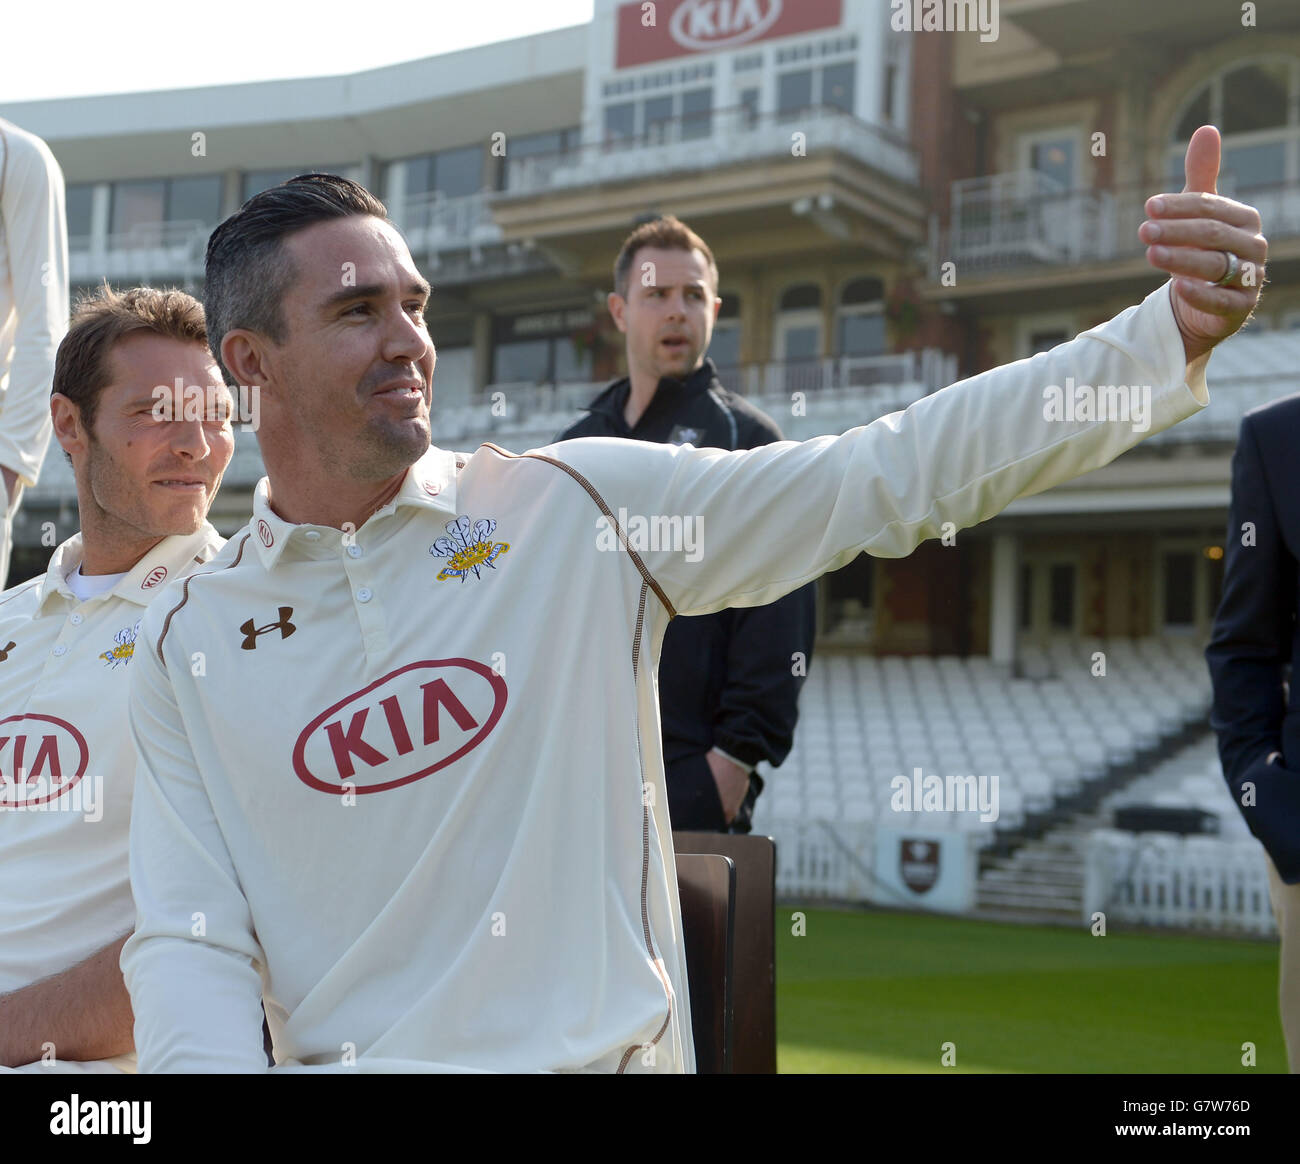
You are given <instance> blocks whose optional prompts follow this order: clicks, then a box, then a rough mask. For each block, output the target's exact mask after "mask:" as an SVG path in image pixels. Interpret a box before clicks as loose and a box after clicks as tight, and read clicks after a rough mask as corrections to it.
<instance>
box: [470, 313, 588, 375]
mask: <svg viewBox="0 0 1300 1164" xmlns="http://www.w3.org/2000/svg"><path fill="white" fill-rule="evenodd" d="M594 321H595V317H594V316H593V314H592V312H591V310H590V308H586V307H575V308H570V309H568V310H557V311H542V312H536V313H533V314H529V315H515V316H505V317H502V318H499V319H497V320H495V321H494V323H493V336H494V343H493V349H492V382H493V383H494V384H520V383H524V384H566V383H570V384H585V383H588V382H590V380H591V376H592V353H591V349H590V347H589V346H588V344H587V343H586V337H587V336H589V334H590V332H591V328H592V325H593V323H594Z"/></svg>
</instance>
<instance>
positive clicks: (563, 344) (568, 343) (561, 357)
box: [555, 335, 591, 384]
mask: <svg viewBox="0 0 1300 1164" xmlns="http://www.w3.org/2000/svg"><path fill="white" fill-rule="evenodd" d="M555 382H556V383H557V384H589V383H590V382H591V350H590V349H589V348H588V349H586V350H584V351H582V352H579V351H578V346H577V345H576V344H575V343H574V342H573V340H571V339H570V338H569V337H568V336H567V335H566V336H560V337H559V338H558V339H556V341H555Z"/></svg>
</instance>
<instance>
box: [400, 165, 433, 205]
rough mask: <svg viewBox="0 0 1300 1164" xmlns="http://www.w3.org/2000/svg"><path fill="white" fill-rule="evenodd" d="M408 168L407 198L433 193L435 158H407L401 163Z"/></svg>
mask: <svg viewBox="0 0 1300 1164" xmlns="http://www.w3.org/2000/svg"><path fill="white" fill-rule="evenodd" d="M399 164H400V165H402V166H404V167H405V168H406V196H407V197H408V198H411V197H415V196H418V195H420V194H430V193H432V192H433V188H434V187H433V158H432V157H423V158H407V159H406V161H404V162H401V163H399Z"/></svg>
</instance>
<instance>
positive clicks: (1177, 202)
mask: <svg viewBox="0 0 1300 1164" xmlns="http://www.w3.org/2000/svg"><path fill="white" fill-rule="evenodd" d="M1218 159H1219V139H1218V135H1217V133H1216V132H1215V131H1214V130H1213V129H1202V130H1200V131H1198V133H1197V134H1196V135H1195V136H1194V137H1193V139H1192V142H1191V145H1190V146H1189V149H1188V158H1187V171H1188V191H1185V192H1184V193H1183V194H1181V195H1179V194H1166V195H1162V196H1161V197H1160V198H1156V199H1152V200H1151V201H1150V202H1149V203H1148V213H1150V214H1151V215H1152V216H1153V219H1154V221H1152V222H1149V223H1144V224H1143V227H1142V230H1141V232H1140V233H1141V237H1142V238H1143V239H1144V240H1146V241H1148V242H1150V241H1152V235H1153V232H1156V231H1159V232H1161V238H1162V243H1161V246H1159V247H1155V248H1153V249H1152V250H1151V251H1150V252H1149V255H1148V258H1149V261H1150V262H1151V263H1152V264H1153V265H1154V266H1156V267H1157V268H1159V269H1161V270H1166V271H1172V272H1174V273H1175V274H1176V275H1177V278H1175V279H1174V280H1173V281H1171V282H1170V283H1167V284H1165V285H1164V286H1162V287H1160V288H1159V289H1158V290H1156V291H1153V292H1152V293H1151V294H1150V295H1149V296H1148V297H1147V298H1146V300H1145V301H1144V302H1143V303H1142V304H1141V305H1140V306H1136V307H1131V308H1129V309H1128V310H1127V311H1125V312H1123V313H1122V314H1121V315H1119V316H1117V317H1116V318H1115V319H1113V320H1111V321H1109V322H1107V323H1105V324H1102V325H1101V326H1100V327H1098V328H1095V329H1093V330H1092V331H1091V332H1086V333H1084V334H1083V335H1081V336H1079V337H1078V338H1077V339H1075V340H1074V341H1072V342H1070V343H1065V344H1061V345H1059V346H1057V347H1056V348H1053V349H1052V350H1051V351H1050V352H1044V353H1041V354H1039V355H1037V356H1034V357H1033V358H1032V359H1030V360H1022V361H1020V362H1019V363H1017V364H1013V365H1011V366H1010V367H1007V368H999V369H996V370H994V371H992V372H986V373H983V374H982V375H980V376H976V377H974V378H973V379H971V380H969V381H967V382H965V383H963V384H961V385H956V386H954V387H953V388H951V389H947V390H945V391H942V392H937V393H934V394H933V395H931V396H929V397H926V398H925V399H924V400H921V401H918V402H917V403H916V404H914V405H912V407H911V408H909V409H908V410H907V411H906V412H903V413H897V414H895V415H893V416H889V417H885V418H882V419H880V420H877V421H876V422H874V423H873V424H870V425H867V426H865V427H863V428H856V429H851V430H850V431H849V432H847V433H845V434H844V435H843V436H840V437H821V438H818V439H816V440H811V441H805V442H803V443H794V442H781V443H778V444H771V445H765V446H763V447H762V448H758V449H752V450H746V451H737V452H724V451H722V450H718V449H695V448H691V447H689V446H686V445H682V446H672V445H661V444H655V443H651V442H647V441H626V440H613V439H609V438H602V437H594V438H588V439H584V440H573V441H564V442H562V443H560V444H557V445H552V446H548V447H546V448H544V449H538V450H534V451H532V452H529V453H525V454H523V455H519V456H516V455H514V454H511V453H508V452H506V451H505V450H503V449H498V448H496V447H495V446H492V445H484V446H482V447H481V448H479V450H478V451H477V452H475V453H473V454H458V453H453V452H448V451H444V450H442V449H438V448H431V447H430V445H429V440H430V427H429V400H430V395H431V381H432V374H433V369H434V350H433V344H432V342H431V341H430V338H429V333H428V331H427V329H426V327H425V324H424V307H425V304H426V301H427V298H428V293H429V287H428V284H427V282H426V281H425V280H424V279H423V278H422V277H421V276H420V274H419V272H418V271H417V270H416V269H415V265H414V263H413V262H412V260H411V256H410V252H409V251H408V249H407V247H406V245H405V244H404V243H403V241H402V238H401V235H400V234H399V233H398V232H397V230H396V229H395V228H394V227H393V226H392V224H391V223H389V222H388V221H387V219H386V217H384V215H383V207H382V205H380V204H378V203H376V202H375V200H374V199H373V198H372V196H371V195H369V194H368V193H367V192H366V191H364V190H363V189H361V188H360V187H358V186H357V185H356V184H355V183H352V182H348V181H346V180H345V179H342V178H335V177H329V176H320V175H316V176H304V177H301V178H297V179H292V180H290V181H289V182H288V183H286V184H285V185H283V186H279V187H275V188H273V189H271V190H268V191H266V192H264V193H263V194H259V195H257V196H255V197H254V198H253V199H251V200H250V201H249V202H248V203H246V204H245V205H244V207H243V208H242V209H241V210H240V211H239V212H238V213H237V214H235V215H234V216H233V217H231V218H229V219H227V220H226V221H225V222H224V223H222V224H221V225H220V226H219V227H218V228H217V230H216V231H215V232H214V233H213V235H212V238H211V240H210V241H209V244H208V284H207V286H208V292H207V293H208V294H209V296H213V295H214V289H216V291H215V294H217V295H219V296H225V297H227V298H226V299H225V301H224V302H222V301H217V302H212V303H211V306H210V308H209V314H210V316H211V317H212V319H213V324H212V329H211V335H210V338H211V343H212V345H213V348H214V351H219V352H220V355H221V361H222V365H223V370H224V371H225V373H226V375H227V377H228V379H229V380H230V381H231V382H232V383H236V384H255V385H259V386H260V389H261V402H262V408H261V429H260V431H259V439H260V441H261V447H262V453H263V458H264V460H265V462H266V468H267V477H266V478H265V479H264V480H263V481H262V482H260V483H259V485H258V487H257V490H256V493H255V496H254V502H253V517H252V520H251V521H250V523H249V525H248V527H247V528H246V529H245V530H243V531H242V532H241V533H240V534H238V535H237V536H236V537H234V538H232V539H231V542H230V543H229V544H228V545H227V547H226V548H225V549H224V550H223V551H222V553H221V554H219V555H218V556H217V558H216V559H215V560H214V561H213V562H212V564H211V567H210V568H209V570H208V571H207V572H205V573H201V574H198V575H196V576H194V577H192V578H190V579H188V580H187V584H186V585H185V586H184V587H182V588H181V591H180V593H177V594H174V597H173V600H172V601H169V602H167V603H164V604H159V605H157V606H155V607H154V608H153V609H152V610H151V611H150V612H149V614H148V615H147V616H146V618H145V625H144V627H143V628H142V632H141V637H142V638H143V640H144V641H145V644H146V647H147V649H146V650H144V651H143V652H142V653H141V655H140V656H139V657H138V658H137V660H136V664H135V665H133V670H134V671H135V674H134V676H133V682H132V689H131V716H130V718H131V730H132V735H133V737H134V739H135V741H136V745H137V748H138V751H139V756H140V764H139V770H138V772H137V784H136V797H135V803H134V806H133V810H132V829H131V884H132V889H133V890H134V892H135V898H136V903H137V908H138V915H137V925H136V930H135V933H134V934H133V935H132V936H131V938H130V939H128V941H127V943H126V946H125V947H124V949H123V952H122V969H123V973H124V975H125V978H126V982H127V986H128V988H129V990H130V992H131V999H132V1003H133V1005H134V1007H135V1014H136V1025H135V1035H136V1043H137V1046H138V1047H139V1051H140V1062H141V1067H142V1069H143V1070H166V1071H203V1070H211V1071H252V1072H259V1071H263V1070H265V1069H266V1062H265V1059H264V1057H263V1053H262V1039H261V1020H262V1008H261V1004H262V1002H263V1000H265V1008H266V1016H267V1022H268V1024H269V1028H270V1032H271V1036H272V1042H273V1046H274V1056H275V1062H276V1063H277V1065H280V1066H284V1067H294V1068H296V1069H312V1070H318V1071H324V1070H336V1071H350V1070H367V1071H403V1070H406V1071H414V1070H418V1071H476V1070H477V1071H482V1070H489V1071H491V1070H496V1071H528V1072H532V1071H555V1072H593V1071H599V1072H618V1073H624V1072H633V1073H638V1074H639V1073H647V1072H682V1071H693V1070H694V1067H695V1057H694V1048H693V1044H692V1041H691V1035H690V1029H691V1028H690V1002H689V997H688V991H687V979H686V960H685V952H684V947H683V943H682V930H681V910H680V903H679V901H678V895H677V879H676V875H675V866H674V852H673V845H672V837H671V833H670V828H669V819H668V811H667V805H666V803H665V801H666V797H665V796H664V790H663V784H664V776H663V760H662V757H661V754H660V743H659V715H658V702H657V698H656V691H655V668H656V664H657V662H658V659H657V656H658V651H659V644H660V642H661V641H662V638H663V634H664V631H665V630H666V629H667V626H668V622H669V620H670V619H671V618H673V617H674V616H675V615H677V614H679V613H680V614H708V613H712V612H714V611H717V610H723V609H726V608H727V607H732V606H753V605H761V604H763V603H767V602H771V601H773V600H775V599H777V598H779V597H781V596H782V595H783V594H788V593H790V592H791V591H793V590H796V589H798V588H799V587H800V586H803V585H806V584H807V583H808V582H810V581H812V580H813V579H815V578H817V577H818V576H819V575H821V574H822V573H825V572H826V571H828V570H832V569H836V568H838V567H839V566H842V565H844V564H845V563H847V562H848V561H851V560H852V559H853V558H855V557H857V555H858V554H859V553H861V552H863V551H864V550H865V551H868V552H871V553H875V554H879V555H883V556H888V557H897V556H902V555H905V554H908V553H910V552H911V550H912V549H913V548H914V547H915V546H916V545H917V544H918V543H919V542H920V541H921V540H923V539H925V538H929V537H936V536H938V535H939V534H940V533H941V532H942V531H943V528H944V525H945V523H947V522H951V523H952V524H953V525H954V526H955V527H957V528H962V527H965V526H968V525H971V524H973V523H975V522H978V521H983V520H985V519H986V518H988V517H991V516H993V514H995V513H997V512H998V511H999V510H1001V509H1002V508H1004V507H1005V506H1006V505H1007V504H1009V503H1010V502H1011V501H1012V500H1013V499H1014V498H1016V497H1018V496H1022V495H1027V494H1031V493H1036V492H1039V491H1041V490H1043V489H1047V488H1050V487H1051V486H1053V485H1055V484H1058V483H1059V482H1061V481H1063V480H1066V479H1068V478H1071V477H1074V476H1077V475H1078V474H1080V473H1084V472H1087V471H1089V470H1091V469H1094V468H1097V467H1098V466H1100V465H1103V464H1106V463H1107V462H1109V461H1110V460H1112V459H1113V458H1114V457H1116V456H1118V455H1119V454H1120V453H1121V452H1123V451H1124V450H1125V449H1127V448H1130V447H1131V446H1133V445H1134V444H1136V443H1137V442H1138V440H1139V439H1140V437H1141V435H1144V434H1139V433H1135V432H1134V427H1133V425H1132V424H1131V423H1129V418H1128V414H1127V411H1126V412H1125V414H1124V418H1123V421H1118V420H1115V419H1105V420H1080V419H1078V418H1074V417H1072V418H1070V419H1068V420H1067V419H1064V418H1059V419H1058V418H1055V417H1053V416H1048V415H1047V414H1046V412H1045V410H1044V407H1043V399H1044V398H1043V389H1044V386H1046V385H1049V384H1051V383H1056V384H1061V383H1065V379H1066V376H1067V374H1068V375H1070V376H1073V377H1074V378H1075V380H1076V382H1079V383H1089V384H1098V383H1135V382H1141V381H1143V380H1150V381H1151V388H1152V391H1151V407H1150V421H1151V423H1150V426H1149V429H1148V430H1146V431H1149V432H1159V431H1161V430H1163V429H1165V428H1167V427H1169V426H1170V425H1171V424H1174V423H1176V422H1177V421H1178V420H1180V419H1182V418H1183V417H1185V416H1188V415H1191V414H1192V413H1194V412H1196V411H1198V410H1199V409H1200V408H1201V407H1203V406H1204V405H1205V404H1206V403H1207V400H1208V396H1207V392H1206V389H1205V384H1204V376H1203V373H1204V367H1205V364H1206V362H1207V361H1208V357H1209V352H1210V349H1211V348H1212V347H1213V346H1214V344H1215V343H1217V342H1218V340H1220V339H1221V338H1223V337H1224V336H1226V335H1228V334H1230V333H1231V332H1233V331H1235V330H1236V329H1237V328H1238V327H1239V326H1240V325H1241V324H1242V322H1244V320H1245V319H1246V317H1247V316H1248V315H1249V313H1250V311H1251V309H1252V308H1253V306H1254V303H1255V300H1256V299H1257V297H1258V293H1259V292H1258V287H1259V279H1258V278H1256V279H1252V280H1251V281H1250V285H1249V286H1248V287H1243V286H1239V285H1237V283H1236V282H1235V280H1234V279H1231V278H1230V279H1228V280H1226V281H1225V280H1223V279H1222V278H1221V276H1222V275H1223V274H1224V263H1225V262H1229V260H1228V259H1227V258H1226V257H1225V256H1226V255H1227V254H1229V253H1231V254H1232V255H1234V256H1238V257H1239V258H1236V259H1234V260H1232V261H1231V263H1230V264H1229V265H1230V269H1231V272H1232V274H1233V275H1235V274H1236V273H1237V272H1238V269H1239V266H1240V262H1241V260H1244V261H1245V262H1247V263H1249V264H1250V265H1251V268H1252V270H1257V271H1258V273H1259V275H1260V276H1262V267H1263V263H1264V259H1265V256H1266V253H1267V244H1266V242H1265V240H1264V238H1263V236H1262V235H1260V234H1259V215H1258V213H1257V212H1256V211H1255V210H1254V209H1253V208H1251V207H1248V206H1243V205H1242V204H1240V203H1236V202H1233V201H1231V200H1229V199H1226V198H1219V197H1217V196H1214V195H1212V194H1202V193H1191V192H1189V191H1212V190H1213V181H1214V178H1215V176H1216V174H1217V172H1218ZM1225 246H1226V247H1230V248H1231V252H1225V251H1223V250H1221V249H1220V248H1222V247H1225ZM277 248H278V250H277ZM277 256H278V257H277ZM264 259H265V260H266V262H267V264H269V270H268V269H266V268H265V267H259V264H260V263H262V261H263V260H264ZM254 271H258V272H259V275H258V278H259V279H264V278H266V277H267V276H271V277H274V278H275V280H276V282H275V284H274V285H275V286H278V287H283V288H285V290H284V292H283V294H282V295H281V296H280V297H279V300H278V303H276V304H275V305H274V308H273V309H272V310H271V311H269V312H267V313H265V314H263V315H262V316H261V318H262V320H263V323H262V324H260V325H259V326H257V327H254V326H251V325H250V322H249V321H250V320H252V319H254V318H257V317H258V315H257V313H258V311H259V306H258V304H257V303H256V302H254V300H253V294H254V290H253V287H252V284H253V282H254V280H253V274H254ZM1211 280H1219V282H1220V285H1219V286H1210V285H1209V283H1210V281H1211ZM263 285H271V284H263ZM217 320H222V321H224V326H225V327H226V330H224V331H222V330H221V328H220V327H218V325H217V323H216V322H215V321H217ZM262 327H267V328H275V327H278V328H279V329H280V330H279V331H278V333H276V334H278V335H279V337H280V338H279V339H276V338H274V337H273V335H272V333H271V332H270V331H266V330H262ZM687 521H690V522H691V523H692V540H694V534H695V533H696V532H701V531H700V530H699V526H700V523H701V522H702V521H703V522H705V524H706V526H707V528H706V529H704V530H703V531H702V532H703V533H704V534H705V538H704V541H703V544H702V552H701V553H700V554H699V555H695V554H692V553H690V552H683V549H682V546H681V545H675V544H673V540H672V539H671V538H669V539H668V543H669V544H664V539H662V538H647V537H645V536H643V533H644V530H645V527H646V526H647V525H651V526H653V528H656V529H663V528H667V529H669V530H670V531H671V530H673V529H676V530H677V531H678V532H679V533H681V532H682V531H684V530H685V527H686V522H687ZM695 544H697V545H698V544H700V543H698V542H696V543H695ZM164 607H165V609H164ZM195 655H201V656H202V658H203V659H204V663H205V670H204V674H203V675H202V676H198V675H196V674H195V673H194V669H193V665H192V658H193V657H194V656H195Z"/></svg>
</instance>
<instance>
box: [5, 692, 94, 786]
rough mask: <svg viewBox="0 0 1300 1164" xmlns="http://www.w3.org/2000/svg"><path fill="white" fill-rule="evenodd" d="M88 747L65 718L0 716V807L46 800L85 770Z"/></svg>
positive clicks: (74, 780) (77, 781)
mask: <svg viewBox="0 0 1300 1164" xmlns="http://www.w3.org/2000/svg"><path fill="white" fill-rule="evenodd" d="M89 759H90V751H89V749H88V748H87V747H86V737H85V736H83V735H82V734H81V733H80V732H79V731H77V729H76V728H74V727H73V726H72V724H70V723H68V722H67V720H62V719H58V718H57V717H56V716H53V715H35V714H27V715H11V716H9V717H8V718H7V719H0V807H13V806H16V805H29V804H46V803H48V802H49V801H51V800H55V799H57V798H58V797H60V796H62V795H63V794H64V793H65V792H67V791H68V789H70V788H73V787H75V786H76V785H77V784H78V783H79V782H80V780H81V778H82V777H83V776H84V775H85V774H86V764H87V763H88V761H89Z"/></svg>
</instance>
